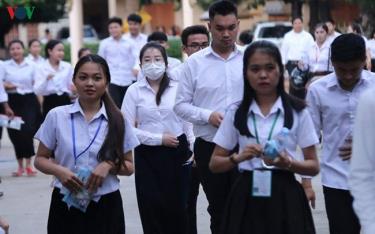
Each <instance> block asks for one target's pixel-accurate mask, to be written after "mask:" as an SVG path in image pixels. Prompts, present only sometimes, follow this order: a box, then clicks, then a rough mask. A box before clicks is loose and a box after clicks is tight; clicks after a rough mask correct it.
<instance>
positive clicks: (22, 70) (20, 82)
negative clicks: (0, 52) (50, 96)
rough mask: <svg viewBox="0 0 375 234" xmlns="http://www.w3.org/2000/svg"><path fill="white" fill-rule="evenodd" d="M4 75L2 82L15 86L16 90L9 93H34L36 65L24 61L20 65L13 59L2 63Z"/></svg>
mask: <svg viewBox="0 0 375 234" xmlns="http://www.w3.org/2000/svg"><path fill="white" fill-rule="evenodd" d="M4 68H5V74H4V77H3V81H4V82H8V83H11V84H12V85H15V86H16V90H10V91H8V92H9V93H18V94H28V93H33V92H34V87H33V86H34V84H35V81H36V71H37V70H36V65H35V64H34V63H33V62H30V61H28V60H26V59H24V60H23V61H22V62H21V63H20V64H18V63H16V61H14V60H13V59H10V60H7V61H5V62H4Z"/></svg>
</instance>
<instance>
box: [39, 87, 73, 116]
mask: <svg viewBox="0 0 375 234" xmlns="http://www.w3.org/2000/svg"><path fill="white" fill-rule="evenodd" d="M70 103H71V101H70V97H69V94H67V93H63V94H62V95H57V94H51V95H48V96H44V97H43V118H46V116H47V114H48V112H49V111H50V110H51V109H53V108H55V107H58V106H64V105H69V104H70Z"/></svg>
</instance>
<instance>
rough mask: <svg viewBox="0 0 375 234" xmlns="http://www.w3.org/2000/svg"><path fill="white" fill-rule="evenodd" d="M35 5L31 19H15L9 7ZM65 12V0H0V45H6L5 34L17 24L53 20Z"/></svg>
mask: <svg viewBox="0 0 375 234" xmlns="http://www.w3.org/2000/svg"><path fill="white" fill-rule="evenodd" d="M26 6H27V7H30V8H32V7H35V8H34V11H33V13H32V16H31V17H30V19H29V18H28V17H26V18H25V19H23V20H19V19H17V17H14V18H13V19H12V18H11V16H10V15H9V9H8V7H11V8H12V9H13V10H15V9H16V7H26ZM64 13H65V0H54V1H48V0H0V46H3V45H4V36H5V34H7V33H8V32H9V30H10V29H11V28H12V27H13V26H14V25H17V24H25V23H40V22H52V21H57V20H58V19H60V18H61V17H62V16H63V15H64Z"/></svg>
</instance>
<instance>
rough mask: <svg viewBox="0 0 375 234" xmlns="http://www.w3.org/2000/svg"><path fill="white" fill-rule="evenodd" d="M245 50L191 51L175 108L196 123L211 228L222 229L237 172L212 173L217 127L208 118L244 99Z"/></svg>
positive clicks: (197, 156) (196, 147)
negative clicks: (223, 52)
mask: <svg viewBox="0 0 375 234" xmlns="http://www.w3.org/2000/svg"><path fill="white" fill-rule="evenodd" d="M242 66H243V52H242V51H240V50H239V49H238V48H237V47H235V49H234V51H233V52H232V53H231V55H230V56H229V57H228V58H227V59H223V58H222V57H220V56H219V55H218V54H217V53H215V52H214V51H213V49H212V47H207V48H205V49H202V50H200V51H198V52H196V53H194V54H193V55H191V56H190V57H189V58H188V59H187V60H186V62H185V63H184V69H183V76H182V77H181V78H180V81H179V82H180V83H179V89H178V92H177V97H176V104H175V107H174V110H175V112H176V114H177V115H178V116H180V117H181V118H182V119H184V120H185V121H188V122H190V123H192V124H193V130H194V135H195V136H196V140H195V143H194V156H195V161H196V164H197V169H198V173H199V176H200V181H201V183H202V186H203V189H204V191H205V193H206V196H207V199H208V202H209V205H208V212H209V214H210V216H211V231H212V233H213V234H216V233H219V228H220V225H221V216H222V213H223V210H224V204H225V202H226V199H227V196H228V193H229V190H230V186H231V183H232V181H233V178H234V177H235V172H234V171H230V172H226V173H218V174H214V173H212V172H211V171H210V170H209V168H208V163H209V161H210V158H211V155H212V152H213V150H214V147H215V144H214V143H213V142H212V139H213V138H214V136H215V134H216V131H217V128H216V127H214V126H213V125H211V124H209V122H208V120H209V117H210V115H211V113H212V112H213V111H217V112H219V113H221V114H222V115H224V114H225V112H226V110H227V108H228V107H229V106H230V105H231V104H232V103H235V102H238V101H240V100H241V99H242V94H243V76H242Z"/></svg>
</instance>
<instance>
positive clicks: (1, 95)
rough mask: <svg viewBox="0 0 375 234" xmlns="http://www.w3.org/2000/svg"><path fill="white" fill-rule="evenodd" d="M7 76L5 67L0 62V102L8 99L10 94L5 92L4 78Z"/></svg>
mask: <svg viewBox="0 0 375 234" xmlns="http://www.w3.org/2000/svg"><path fill="white" fill-rule="evenodd" d="M4 78H5V68H4V65H3V64H2V63H1V62H0V103H1V102H7V101H8V94H7V93H6V92H5V88H4V84H3V80H4Z"/></svg>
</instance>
